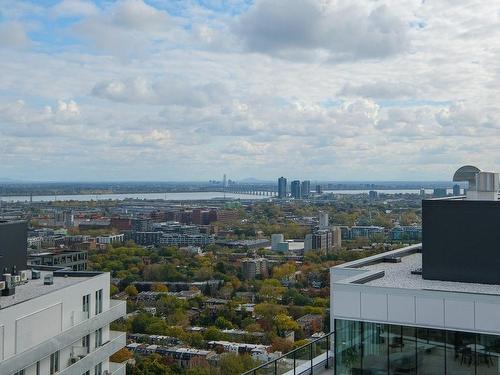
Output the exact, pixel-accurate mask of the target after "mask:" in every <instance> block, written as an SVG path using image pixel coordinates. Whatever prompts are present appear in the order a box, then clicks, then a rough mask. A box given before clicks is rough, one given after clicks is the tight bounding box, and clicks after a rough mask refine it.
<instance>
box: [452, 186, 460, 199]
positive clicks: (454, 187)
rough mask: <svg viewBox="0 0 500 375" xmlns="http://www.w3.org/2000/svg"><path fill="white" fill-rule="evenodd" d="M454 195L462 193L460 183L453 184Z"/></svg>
mask: <svg viewBox="0 0 500 375" xmlns="http://www.w3.org/2000/svg"><path fill="white" fill-rule="evenodd" d="M453 195H455V196H457V195H460V185H459V184H455V185H453Z"/></svg>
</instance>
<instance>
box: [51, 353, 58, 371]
mask: <svg viewBox="0 0 500 375" xmlns="http://www.w3.org/2000/svg"><path fill="white" fill-rule="evenodd" d="M58 371H59V351H57V352H55V353H52V354H51V355H50V375H52V374H55V373H56V372H58Z"/></svg>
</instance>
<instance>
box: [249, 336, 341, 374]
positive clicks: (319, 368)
mask: <svg viewBox="0 0 500 375" xmlns="http://www.w3.org/2000/svg"><path fill="white" fill-rule="evenodd" d="M333 337H334V336H333V332H330V333H328V334H327V335H325V336H323V337H320V338H318V339H316V340H313V341H311V342H310V343H308V344H306V345H304V346H301V347H299V348H297V349H295V350H292V351H291V352H289V353H286V354H285V355H282V356H281V357H279V358H276V359H274V360H272V361H270V362H267V363H264V364H262V365H260V366H258V367H256V368H254V369H253V370H250V371H247V372H245V373H243V374H242V375H320V374H321V375H326V374H333V351H332V348H333Z"/></svg>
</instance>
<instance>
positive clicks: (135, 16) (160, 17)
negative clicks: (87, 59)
mask: <svg viewBox="0 0 500 375" xmlns="http://www.w3.org/2000/svg"><path fill="white" fill-rule="evenodd" d="M173 25H174V20H173V18H172V17H171V16H170V15H169V14H168V13H167V12H166V11H163V10H159V9H157V8H154V7H152V6H150V5H148V4H146V3H145V2H144V1H142V0H122V1H118V2H116V3H114V4H112V5H110V6H108V7H107V8H105V9H104V10H102V11H101V12H99V13H97V14H93V15H90V16H88V17H86V18H84V19H83V20H82V21H81V22H80V23H78V24H77V25H75V26H74V33H75V35H76V36H77V37H81V38H83V39H85V40H87V41H89V42H91V43H92V45H93V46H95V47H97V48H98V49H101V50H104V51H108V52H111V53H114V54H116V55H119V56H121V57H125V56H128V55H130V54H137V53H140V52H142V51H145V50H147V49H148V48H150V47H151V46H153V44H154V42H155V41H157V40H164V41H165V40H169V39H170V37H171V35H170V33H169V31H171V30H172V27H173Z"/></svg>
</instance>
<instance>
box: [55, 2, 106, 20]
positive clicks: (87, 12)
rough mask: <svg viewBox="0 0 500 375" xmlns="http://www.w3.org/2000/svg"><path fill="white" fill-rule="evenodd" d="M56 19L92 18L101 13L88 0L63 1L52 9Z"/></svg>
mask: <svg viewBox="0 0 500 375" xmlns="http://www.w3.org/2000/svg"><path fill="white" fill-rule="evenodd" d="M52 12H53V14H54V15H55V16H56V17H75V16H91V15H95V14H97V13H98V12H99V8H97V6H96V5H95V4H94V3H93V2H91V1H86V0H63V1H61V2H60V3H58V4H56V5H54V6H53V7H52Z"/></svg>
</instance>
